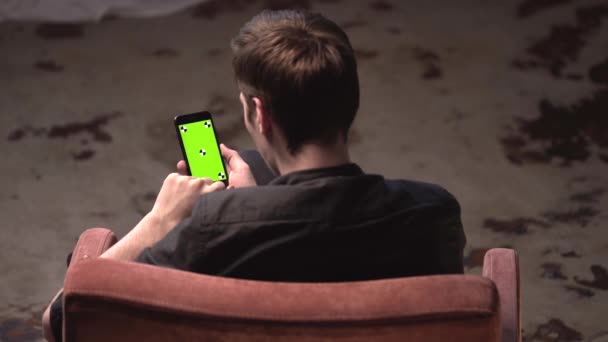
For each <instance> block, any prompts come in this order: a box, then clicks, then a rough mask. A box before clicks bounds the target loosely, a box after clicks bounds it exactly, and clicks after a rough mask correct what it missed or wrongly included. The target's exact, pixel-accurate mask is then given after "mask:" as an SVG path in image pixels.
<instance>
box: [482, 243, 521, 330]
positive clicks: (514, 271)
mask: <svg viewBox="0 0 608 342" xmlns="http://www.w3.org/2000/svg"><path fill="white" fill-rule="evenodd" d="M483 276H484V277H487V278H490V279H491V280H492V281H493V282H494V284H496V288H497V289H498V295H499V298H500V315H501V325H502V341H503V342H520V341H521V307H520V302H521V294H520V289H519V258H518V256H517V252H516V251H515V250H513V249H508V248H493V249H490V250H489V251H488V252H487V253H486V255H485V257H484V260H483Z"/></svg>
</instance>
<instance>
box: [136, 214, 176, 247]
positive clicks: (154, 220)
mask: <svg viewBox="0 0 608 342" xmlns="http://www.w3.org/2000/svg"><path fill="white" fill-rule="evenodd" d="M144 220H145V221H146V224H144V225H142V228H144V229H146V230H147V233H148V234H150V235H151V236H153V237H154V240H156V242H158V241H160V240H161V239H162V238H164V237H165V236H166V235H167V234H168V233H169V231H171V229H173V228H174V227H175V226H176V225H177V224H178V223H179V221H178V220H176V219H172V218H170V217H169V216H168V215H165V214H163V213H160V212H157V211H155V210H152V211H150V212H149V213H148V214H146V216H145V217H144Z"/></svg>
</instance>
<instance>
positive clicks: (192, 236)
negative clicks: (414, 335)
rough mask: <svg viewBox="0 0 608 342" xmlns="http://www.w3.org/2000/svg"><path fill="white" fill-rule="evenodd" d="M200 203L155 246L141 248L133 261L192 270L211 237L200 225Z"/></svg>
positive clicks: (197, 263)
mask: <svg viewBox="0 0 608 342" xmlns="http://www.w3.org/2000/svg"><path fill="white" fill-rule="evenodd" d="M201 202H202V201H200V200H199V201H197V203H196V204H195V206H194V208H193V210H192V215H191V216H190V217H188V218H187V219H185V220H183V221H182V222H180V223H179V224H178V225H177V226H175V228H173V229H172V230H171V231H170V232H169V233H168V234H167V235H166V236H165V237H164V238H163V239H162V240H160V241H158V242H157V243H156V244H155V245H153V246H150V247H147V248H145V249H144V250H143V251H142V252H141V254H140V255H139V256H138V257H137V258H136V259H135V261H136V262H140V263H144V264H149V265H156V266H162V267H168V268H174V269H178V270H184V271H194V270H195V269H196V268H197V265H199V264H200V263H201V262H202V260H201V258H202V256H203V255H205V254H206V253H205V249H206V248H207V247H208V242H209V241H208V240H209V238H210V236H211V235H212V231H211V229H210V228H209V227H207V226H205V227H203V225H201V217H200V216H201V215H202V213H201V210H202V208H201Z"/></svg>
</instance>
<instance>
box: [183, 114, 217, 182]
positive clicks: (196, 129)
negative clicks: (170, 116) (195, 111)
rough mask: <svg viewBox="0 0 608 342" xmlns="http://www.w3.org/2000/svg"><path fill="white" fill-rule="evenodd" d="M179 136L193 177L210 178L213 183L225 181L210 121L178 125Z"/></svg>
mask: <svg viewBox="0 0 608 342" xmlns="http://www.w3.org/2000/svg"><path fill="white" fill-rule="evenodd" d="M179 134H180V136H181V138H182V143H183V144H184V150H185V151H184V152H185V153H186V159H187V163H188V167H189V168H190V173H191V175H192V176H193V177H200V178H203V177H204V178H211V179H212V180H214V181H223V180H225V179H226V170H225V169H224V163H223V161H222V155H221V153H220V150H219V147H218V143H217V139H216V137H215V131H214V127H213V123H212V122H211V120H203V121H197V122H191V123H187V124H182V125H179Z"/></svg>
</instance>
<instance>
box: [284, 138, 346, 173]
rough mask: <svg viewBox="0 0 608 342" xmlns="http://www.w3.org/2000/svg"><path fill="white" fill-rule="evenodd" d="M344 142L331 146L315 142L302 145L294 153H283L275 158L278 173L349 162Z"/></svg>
mask: <svg viewBox="0 0 608 342" xmlns="http://www.w3.org/2000/svg"><path fill="white" fill-rule="evenodd" d="M350 162H351V161H350V157H349V154H348V148H347V146H346V143H343V142H339V143H336V144H334V145H331V146H321V145H317V144H306V145H303V146H302V147H301V148H300V150H298V152H297V153H296V154H295V155H291V154H289V153H283V154H282V158H278V160H277V168H278V171H279V174H281V175H285V174H288V173H291V172H296V171H302V170H309V169H321V168H327V167H334V166H339V165H344V164H348V163H350Z"/></svg>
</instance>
